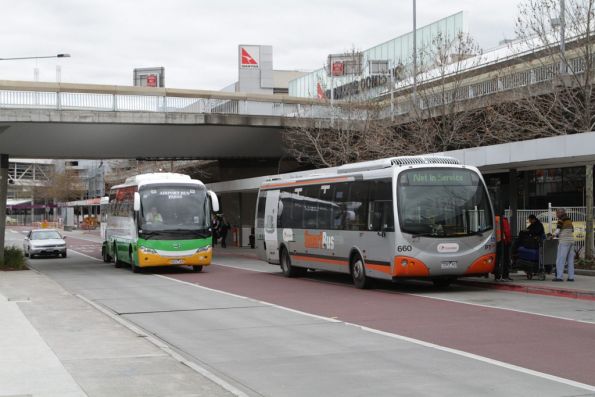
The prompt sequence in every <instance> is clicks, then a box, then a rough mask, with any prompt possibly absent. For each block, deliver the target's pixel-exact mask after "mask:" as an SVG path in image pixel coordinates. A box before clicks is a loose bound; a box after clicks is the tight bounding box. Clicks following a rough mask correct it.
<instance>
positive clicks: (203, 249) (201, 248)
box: [196, 245, 211, 254]
mask: <svg viewBox="0 0 595 397" xmlns="http://www.w3.org/2000/svg"><path fill="white" fill-rule="evenodd" d="M210 249H211V246H210V245H205V246H204V247H200V248H198V249H197V250H196V253H197V254H200V253H202V252H207V251H209V250H210Z"/></svg>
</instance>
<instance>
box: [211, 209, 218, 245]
mask: <svg viewBox="0 0 595 397" xmlns="http://www.w3.org/2000/svg"><path fill="white" fill-rule="evenodd" d="M211 233H212V235H213V246H215V245H217V239H218V238H219V218H217V215H215V214H213V215H212V216H211Z"/></svg>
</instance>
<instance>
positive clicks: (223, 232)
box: [219, 217, 231, 248]
mask: <svg viewBox="0 0 595 397" xmlns="http://www.w3.org/2000/svg"><path fill="white" fill-rule="evenodd" d="M230 227H231V226H230V225H229V222H227V219H225V217H222V218H221V223H220V224H219V236H221V247H222V248H226V247H227V243H226V242H225V239H226V238H227V232H228V231H229V228H230Z"/></svg>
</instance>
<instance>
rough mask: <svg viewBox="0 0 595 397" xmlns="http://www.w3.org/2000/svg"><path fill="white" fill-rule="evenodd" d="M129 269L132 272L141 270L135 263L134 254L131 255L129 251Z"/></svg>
mask: <svg viewBox="0 0 595 397" xmlns="http://www.w3.org/2000/svg"><path fill="white" fill-rule="evenodd" d="M130 270H132V273H140V271H141V270H142V269H141V268H140V266H137V265H136V262H135V260H134V255H132V252H130Z"/></svg>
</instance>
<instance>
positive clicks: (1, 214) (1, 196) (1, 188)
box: [0, 154, 8, 264]
mask: <svg viewBox="0 0 595 397" xmlns="http://www.w3.org/2000/svg"><path fill="white" fill-rule="evenodd" d="M7 197H8V155H7V154H0V264H3V263H4V235H5V234H6V200H7Z"/></svg>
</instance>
